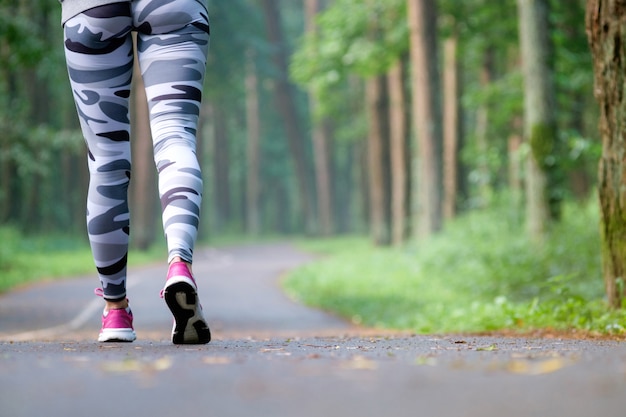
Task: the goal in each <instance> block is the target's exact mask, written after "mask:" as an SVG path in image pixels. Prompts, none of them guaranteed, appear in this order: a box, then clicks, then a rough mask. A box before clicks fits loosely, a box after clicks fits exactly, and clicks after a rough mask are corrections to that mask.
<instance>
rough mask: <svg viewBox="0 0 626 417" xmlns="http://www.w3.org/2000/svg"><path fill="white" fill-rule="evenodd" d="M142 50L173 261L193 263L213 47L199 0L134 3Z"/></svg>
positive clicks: (168, 238)
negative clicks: (199, 140)
mask: <svg viewBox="0 0 626 417" xmlns="http://www.w3.org/2000/svg"><path fill="white" fill-rule="evenodd" d="M133 16H134V17H135V26H136V27H137V30H138V41H137V49H138V56H139V64H140V67H141V71H142V75H143V79H144V84H145V86H146V95H147V98H148V106H149V111H150V125H151V130H152V137H153V141H154V158H155V163H156V166H157V170H158V175H159V194H160V198H161V206H162V210H163V228H164V231H165V236H166V239H167V245H168V262H170V263H171V262H172V261H173V260H178V259H180V260H182V261H184V262H187V263H189V264H190V263H191V262H192V258H193V248H194V244H195V241H196V236H197V232H198V221H199V217H200V204H201V200H202V177H201V172H200V165H199V163H198V159H197V156H196V131H197V125H198V116H199V113H200V101H201V97H202V87H203V81H204V73H205V68H206V59H207V52H208V44H209V22H208V17H207V14H206V9H205V8H204V6H203V5H202V4H200V3H199V2H198V1H197V0H176V1H173V2H172V1H170V0H138V1H135V2H134V3H133Z"/></svg>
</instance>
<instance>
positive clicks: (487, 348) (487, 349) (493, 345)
mask: <svg viewBox="0 0 626 417" xmlns="http://www.w3.org/2000/svg"><path fill="white" fill-rule="evenodd" d="M476 350H477V351H487V352H491V351H494V350H498V346H496V344H495V343H494V344H492V345H489V346H479V347H477V348H476Z"/></svg>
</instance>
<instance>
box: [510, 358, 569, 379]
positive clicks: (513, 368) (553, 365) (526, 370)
mask: <svg viewBox="0 0 626 417" xmlns="http://www.w3.org/2000/svg"><path fill="white" fill-rule="evenodd" d="M569 363H570V362H566V361H565V360H563V359H562V358H552V359H547V360H543V361H536V362H534V361H521V360H513V361H511V362H509V363H508V366H507V369H508V370H509V371H510V372H513V373H515V374H524V375H542V374H549V373H552V372H556V371H558V370H559V369H562V368H564V367H565V366H567V365H568V364H569Z"/></svg>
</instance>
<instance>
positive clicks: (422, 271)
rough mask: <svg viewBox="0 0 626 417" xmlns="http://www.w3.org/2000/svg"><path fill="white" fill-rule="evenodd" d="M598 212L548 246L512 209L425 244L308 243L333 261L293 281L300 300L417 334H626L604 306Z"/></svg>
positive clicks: (573, 220) (579, 210)
mask: <svg viewBox="0 0 626 417" xmlns="http://www.w3.org/2000/svg"><path fill="white" fill-rule="evenodd" d="M595 206H596V205H595V204H591V203H590V204H588V205H585V206H581V205H574V204H569V205H567V206H566V207H565V212H564V215H563V220H562V222H561V223H560V224H559V225H557V226H555V227H554V229H553V230H552V232H551V234H550V237H549V238H548V239H547V241H546V242H545V243H544V244H542V245H537V244H533V243H532V242H530V241H529V240H528V239H527V238H526V237H525V233H524V231H523V229H522V226H521V225H519V222H514V221H511V220H510V218H509V217H507V215H506V212H505V211H504V210H503V209H493V210H489V211H482V212H478V211H477V212H473V213H470V214H468V215H465V216H463V217H462V218H459V219H457V220H455V221H454V222H452V223H450V224H448V225H447V227H446V228H445V230H444V231H443V232H442V233H440V234H438V235H437V236H435V237H433V238H431V239H429V240H428V241H424V242H421V243H420V244H419V245H415V244H412V245H408V246H407V247H405V248H403V249H391V248H375V247H372V246H371V245H370V244H369V243H368V240H367V239H366V238H347V239H330V240H319V241H313V242H307V241H304V242H302V243H301V245H302V247H303V248H304V249H306V250H312V251H315V252H319V253H322V254H326V255H329V256H325V257H323V258H322V260H320V261H319V262H315V263H313V264H310V265H307V266H304V267H302V268H300V269H298V270H296V271H294V272H293V273H292V274H291V275H290V276H289V277H288V278H287V279H286V280H285V282H284V285H285V289H286V290H287V292H288V293H290V295H291V296H293V297H294V298H296V299H298V300H300V301H302V302H304V303H305V304H308V305H311V306H316V307H320V308H322V309H325V310H329V311H332V312H335V313H337V314H339V315H341V316H344V317H346V318H349V319H350V320H352V321H353V322H355V323H362V324H364V325H367V326H376V327H382V328H390V329H401V330H408V331H413V332H416V333H449V332H455V333H483V332H493V331H502V330H507V331H512V332H525V333H526V332H532V331H537V330H546V329H550V330H552V331H558V332H563V331H565V332H576V331H580V332H583V333H585V334H591V333H594V334H602V335H609V334H610V335H623V334H624V325H625V324H626V313H625V312H624V311H611V310H609V309H608V308H607V306H606V304H605V302H604V299H603V297H604V289H603V281H602V277H601V269H600V254H599V247H600V245H599V236H598V226H597V225H598V213H597V209H596V208H595Z"/></svg>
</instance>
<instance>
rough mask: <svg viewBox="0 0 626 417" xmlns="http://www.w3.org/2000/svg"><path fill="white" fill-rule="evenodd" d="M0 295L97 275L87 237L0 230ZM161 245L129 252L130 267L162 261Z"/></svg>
mask: <svg viewBox="0 0 626 417" xmlns="http://www.w3.org/2000/svg"><path fill="white" fill-rule="evenodd" d="M0 240H1V241H2V245H1V246H0V293H2V292H5V291H8V290H10V289H13V288H15V287H18V286H21V285H26V284H29V283H34V282H40V281H46V280H53V279H61V278H71V277H75V276H79V275H86V274H89V275H93V276H94V285H97V274H96V270H95V266H94V263H93V258H92V255H91V249H90V248H89V244H88V242H87V240H86V236H85V235H82V236H81V237H77V236H75V235H67V234H55V235H47V236H41V235H39V236H27V235H24V234H23V233H22V232H21V231H19V230H18V229H17V228H15V227H9V226H2V227H0ZM166 253H167V251H166V249H165V245H164V243H163V242H161V243H160V244H157V245H154V246H153V247H152V248H150V250H148V251H145V252H138V251H132V252H131V253H130V255H129V264H130V265H141V264H144V263H147V262H153V261H155V260H157V259H165V256H166Z"/></svg>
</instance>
